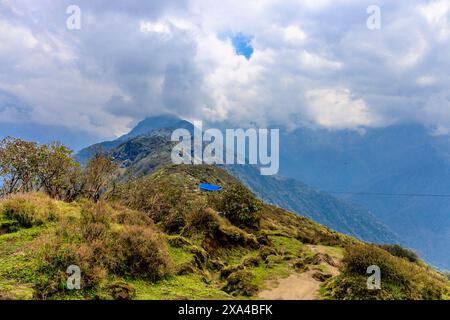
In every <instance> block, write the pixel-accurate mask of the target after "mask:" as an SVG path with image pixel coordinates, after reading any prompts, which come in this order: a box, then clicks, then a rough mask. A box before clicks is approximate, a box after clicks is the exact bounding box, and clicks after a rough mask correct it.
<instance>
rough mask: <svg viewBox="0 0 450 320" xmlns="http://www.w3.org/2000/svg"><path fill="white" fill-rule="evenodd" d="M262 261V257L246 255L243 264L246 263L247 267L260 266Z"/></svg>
mask: <svg viewBox="0 0 450 320" xmlns="http://www.w3.org/2000/svg"><path fill="white" fill-rule="evenodd" d="M260 262H261V258H260V257H253V256H248V257H244V259H242V265H244V266H246V267H257V266H259V263H260Z"/></svg>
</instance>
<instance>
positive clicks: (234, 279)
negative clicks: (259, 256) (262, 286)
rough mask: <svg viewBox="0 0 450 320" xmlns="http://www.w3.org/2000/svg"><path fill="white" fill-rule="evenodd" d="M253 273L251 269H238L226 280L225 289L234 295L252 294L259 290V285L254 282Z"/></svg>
mask: <svg viewBox="0 0 450 320" xmlns="http://www.w3.org/2000/svg"><path fill="white" fill-rule="evenodd" d="M253 278H254V276H253V273H252V272H251V271H249V270H245V269H243V270H238V271H235V272H233V273H231V274H230V275H229V276H228V277H227V280H226V284H225V286H224V287H223V288H222V290H223V291H225V292H227V293H229V294H231V295H233V296H237V295H239V296H248V297H250V296H252V295H253V294H255V293H256V292H257V291H258V287H257V286H256V285H255V284H253V282H252V281H253Z"/></svg>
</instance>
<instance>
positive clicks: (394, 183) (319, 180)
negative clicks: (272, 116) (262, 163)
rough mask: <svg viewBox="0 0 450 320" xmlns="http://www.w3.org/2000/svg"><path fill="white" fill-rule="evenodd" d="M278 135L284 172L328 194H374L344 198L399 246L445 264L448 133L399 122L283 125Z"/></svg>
mask: <svg viewBox="0 0 450 320" xmlns="http://www.w3.org/2000/svg"><path fill="white" fill-rule="evenodd" d="M280 141H281V142H280V143H281V148H280V152H281V160H280V162H281V166H280V173H281V174H282V175H284V176H288V177H292V178H296V179H299V180H301V181H303V182H305V183H307V184H309V185H312V186H314V187H316V188H319V189H321V190H325V191H329V192H332V191H334V192H347V191H349V192H353V193H368V194H372V195H360V194H347V195H345V194H343V195H341V198H342V199H345V200H350V201H351V202H353V203H357V204H360V205H362V206H364V207H366V208H368V209H370V210H371V212H373V214H374V215H376V216H377V217H378V218H379V219H380V220H381V221H383V222H384V223H385V224H386V225H387V226H388V227H389V228H390V229H391V230H393V231H394V232H396V233H397V234H398V235H399V236H400V237H401V238H402V239H404V240H405V243H404V245H407V246H409V247H412V248H414V249H415V250H417V251H418V252H419V253H420V255H421V256H423V257H424V258H425V259H427V260H428V261H430V262H431V263H433V264H435V265H436V266H439V267H441V268H445V269H450V198H449V197H445V196H443V197H441V196H439V195H442V194H450V166H449V154H450V152H449V150H450V140H449V137H445V136H440V137H435V136H432V135H430V134H429V133H428V132H427V131H426V130H425V128H423V127H421V126H418V125H397V126H391V127H387V128H379V129H366V130H365V131H364V132H363V133H359V132H356V131H346V130H341V131H328V130H308V129H298V130H295V131H292V132H288V131H283V134H282V135H281V137H280ZM374 193H375V194H374ZM381 194H406V195H381ZM409 194H419V195H416V196H412V195H409ZM420 194H421V195H422V196H420ZM436 195H437V196H436Z"/></svg>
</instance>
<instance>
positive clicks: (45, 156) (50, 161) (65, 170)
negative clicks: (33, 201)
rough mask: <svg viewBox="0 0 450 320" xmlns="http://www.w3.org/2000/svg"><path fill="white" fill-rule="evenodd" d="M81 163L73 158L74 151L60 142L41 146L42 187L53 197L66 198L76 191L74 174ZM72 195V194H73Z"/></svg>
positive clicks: (40, 168) (40, 170)
mask: <svg viewBox="0 0 450 320" xmlns="http://www.w3.org/2000/svg"><path fill="white" fill-rule="evenodd" d="M79 166H80V165H79V163H78V162H76V161H75V160H74V159H73V158H72V151H71V150H70V149H69V148H67V147H66V146H64V145H63V144H61V143H59V142H53V143H51V144H50V145H42V146H40V148H39V166H38V178H39V181H40V187H42V188H43V189H44V191H45V192H47V193H48V195H49V196H50V197H52V198H56V199H61V200H66V198H67V196H68V195H72V194H74V193H76V191H75V190H74V188H75V187H76V185H75V184H74V175H76V174H77V172H79V171H78V170H79ZM71 197H72V196H71Z"/></svg>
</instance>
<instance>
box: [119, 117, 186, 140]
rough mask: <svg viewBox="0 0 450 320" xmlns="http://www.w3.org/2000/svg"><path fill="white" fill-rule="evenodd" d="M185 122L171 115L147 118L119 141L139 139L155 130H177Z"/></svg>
mask: <svg viewBox="0 0 450 320" xmlns="http://www.w3.org/2000/svg"><path fill="white" fill-rule="evenodd" d="M183 122H184V121H183V120H182V119H180V118H179V117H177V116H174V115H171V114H162V115H158V116H153V117H147V118H145V119H144V120H141V121H139V123H138V124H137V125H136V126H135V127H134V128H133V129H131V131H130V132H129V133H127V134H125V135H123V136H121V137H120V138H119V139H118V140H127V139H130V138H133V137H137V136H140V135H143V134H148V133H150V132H152V131H153V130H155V129H161V128H175V127H178V126H179V125H181V124H182V123H183Z"/></svg>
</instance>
